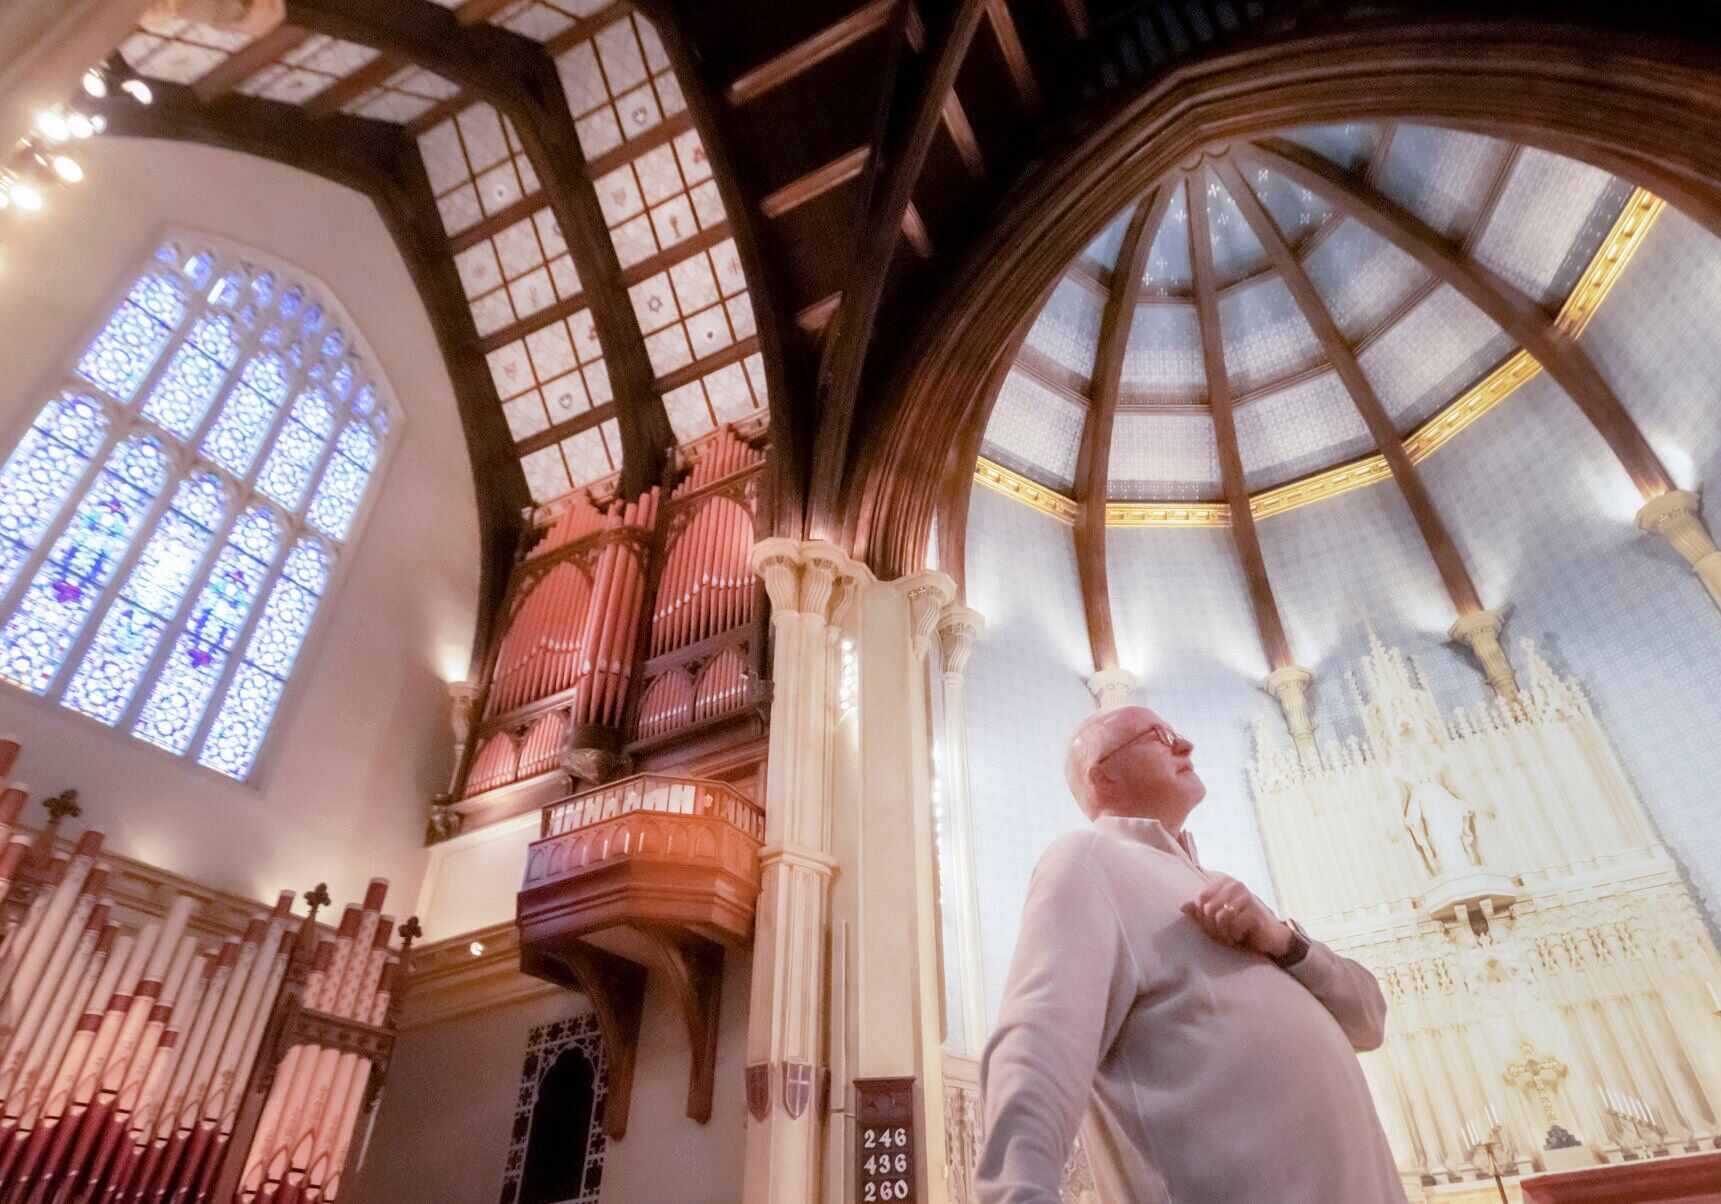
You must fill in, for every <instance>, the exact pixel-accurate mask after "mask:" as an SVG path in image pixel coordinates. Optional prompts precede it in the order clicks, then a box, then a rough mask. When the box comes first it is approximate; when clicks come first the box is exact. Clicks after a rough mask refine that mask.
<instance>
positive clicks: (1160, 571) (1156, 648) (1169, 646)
mask: <svg viewBox="0 0 1721 1204" xmlns="http://www.w3.org/2000/svg"><path fill="white" fill-rule="evenodd" d="M1106 560H1107V565H1106V572H1107V584H1108V586H1109V588H1110V592H1111V608H1112V625H1113V627H1114V629H1115V630H1116V633H1117V650H1118V660H1119V661H1120V662H1122V664H1123V667H1124V668H1125V669H1128V670H1129V671H1130V672H1131V673H1134V674H1135V675H1136V678H1137V683H1138V684H1137V687H1136V690H1135V693H1134V696H1133V697H1132V699H1131V701H1133V702H1139V703H1141V704H1142V705H1143V706H1149V707H1152V708H1153V709H1154V710H1156V711H1158V712H1159V714H1160V716H1161V717H1162V718H1163V719H1164V720H1165V721H1166V722H1167V723H1169V724H1170V725H1171V726H1172V727H1173V728H1175V729H1176V730H1177V731H1178V732H1179V733H1180V734H1181V735H1184V736H1186V737H1188V738H1189V740H1190V741H1191V742H1192V743H1193V744H1194V745H1195V752H1194V753H1193V754H1192V756H1193V759H1194V762H1195V768H1196V772H1198V773H1199V774H1200V775H1201V780H1202V782H1203V783H1205V784H1206V786H1207V797H1206V798H1204V799H1203V800H1202V802H1201V805H1200V806H1199V807H1197V808H1196V809H1195V812H1194V814H1192V815H1191V816H1190V817H1189V824H1188V827H1189V831H1190V833H1191V834H1192V835H1193V836H1194V837H1195V842H1196V847H1197V849H1198V851H1199V852H1200V855H1201V862H1202V864H1203V865H1205V866H1207V867H1208V868H1209V869H1213V870H1217V871H1219V872H1221V873H1226V874H1230V875H1232V876H1233V877H1236V878H1239V879H1241V880H1242V881H1244V882H1246V883H1247V884H1248V885H1249V887H1250V888H1251V889H1252V890H1254V891H1256V892H1257V893H1259V894H1261V895H1262V896H1263V897H1264V898H1266V899H1268V900H1271V899H1272V898H1273V884H1272V880H1271V876H1270V875H1269V873H1268V870H1267V855H1266V851H1265V849H1264V848H1263V846H1262V844H1261V829H1260V824H1259V822H1258V821H1257V820H1256V818H1255V806H1254V802H1253V800H1252V799H1251V798H1250V796H1249V779H1248V772H1247V766H1248V760H1249V756H1250V753H1251V752H1252V751H1253V748H1254V736H1253V724H1254V722H1255V721H1256V720H1258V719H1265V720H1267V721H1272V720H1273V719H1274V718H1275V717H1276V715H1277V709H1276V708H1275V707H1274V705H1273V703H1272V701H1271V700H1270V699H1269V698H1268V697H1267V695H1266V694H1265V692H1263V691H1262V689H1261V679H1262V678H1264V677H1265V676H1266V675H1267V660H1266V656H1265V654H1263V652H1262V651H1261V637H1260V635H1259V634H1258V633H1257V632H1256V629H1255V619H1254V615H1253V612H1252V611H1251V610H1250V607H1249V590H1248V585H1247V583H1246V582H1245V581H1244V579H1243V570H1242V568H1241V567H1240V566H1239V565H1238V562H1237V553H1236V549H1235V548H1234V546H1233V545H1232V541H1231V532H1230V531H1228V530H1223V529H1219V528H1191V529H1179V528H1164V527H1120V528H1113V529H1111V530H1110V531H1108V532H1107V533H1106Z"/></svg>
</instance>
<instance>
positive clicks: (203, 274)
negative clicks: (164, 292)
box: [185, 251, 215, 289]
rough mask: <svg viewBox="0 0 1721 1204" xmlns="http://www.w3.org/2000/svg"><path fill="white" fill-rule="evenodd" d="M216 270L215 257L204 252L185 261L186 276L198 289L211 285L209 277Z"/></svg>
mask: <svg viewBox="0 0 1721 1204" xmlns="http://www.w3.org/2000/svg"><path fill="white" fill-rule="evenodd" d="M214 270H215V256H213V255H211V254H210V253H209V252H208V251H203V252H201V253H199V254H198V255H196V256H193V257H192V258H190V259H188V260H186V261H185V276H186V279H188V280H190V281H191V283H192V284H193V285H195V286H196V287H197V288H200V289H201V288H202V287H203V286H204V285H206V284H208V283H209V277H210V276H211V275H212V274H213V272H214Z"/></svg>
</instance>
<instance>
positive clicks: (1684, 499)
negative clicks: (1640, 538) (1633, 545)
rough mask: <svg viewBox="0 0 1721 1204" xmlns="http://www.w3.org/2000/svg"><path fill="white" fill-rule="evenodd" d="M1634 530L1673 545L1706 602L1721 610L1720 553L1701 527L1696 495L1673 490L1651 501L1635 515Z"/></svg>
mask: <svg viewBox="0 0 1721 1204" xmlns="http://www.w3.org/2000/svg"><path fill="white" fill-rule="evenodd" d="M1637 529H1638V530H1639V531H1650V532H1653V533H1655V534H1656V535H1659V536H1661V537H1662V538H1663V539H1665V540H1667V542H1668V543H1670V544H1672V545H1673V548H1674V550H1675V551H1677V552H1678V553H1679V554H1680V555H1681V556H1683V557H1685V561H1686V563H1687V564H1689V565H1690V566H1691V568H1692V571H1693V572H1695V573H1696V574H1697V579H1698V580H1699V581H1701V582H1703V588H1704V589H1706V590H1708V591H1709V597H1710V599H1711V600H1712V601H1713V602H1714V603H1715V605H1717V606H1721V551H1717V550H1716V548H1715V540H1714V539H1712V538H1711V537H1710V535H1709V529H1708V528H1707V527H1705V526H1704V525H1703V512H1702V510H1701V509H1700V507H1699V502H1698V498H1697V495H1696V494H1695V493H1693V492H1692V491H1691V490H1689V489H1675V490H1673V491H1672V492H1671V493H1664V494H1662V495H1661V496H1660V497H1658V498H1651V499H1650V500H1649V501H1647V502H1645V503H1644V504H1643V508H1642V509H1640V510H1639V511H1638V512H1637Z"/></svg>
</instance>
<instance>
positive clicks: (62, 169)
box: [53, 155, 84, 184]
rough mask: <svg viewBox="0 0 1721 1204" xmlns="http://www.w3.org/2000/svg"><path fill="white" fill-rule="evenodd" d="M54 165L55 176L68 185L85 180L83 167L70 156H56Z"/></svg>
mask: <svg viewBox="0 0 1721 1204" xmlns="http://www.w3.org/2000/svg"><path fill="white" fill-rule="evenodd" d="M53 165H54V174H55V175H57V176H59V177H60V179H62V180H64V181H65V182H66V183H68V184H76V183H77V182H78V181H79V180H81V179H83V178H84V169H83V166H82V165H81V164H80V163H79V162H78V161H77V160H76V159H74V158H72V157H71V156H70V155H55V156H54V158H53Z"/></svg>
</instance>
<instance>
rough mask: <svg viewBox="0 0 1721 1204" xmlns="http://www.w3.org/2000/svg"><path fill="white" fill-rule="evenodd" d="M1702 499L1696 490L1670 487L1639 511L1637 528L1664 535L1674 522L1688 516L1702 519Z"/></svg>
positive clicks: (1651, 499) (1678, 521) (1683, 519)
mask: <svg viewBox="0 0 1721 1204" xmlns="http://www.w3.org/2000/svg"><path fill="white" fill-rule="evenodd" d="M1701 514H1702V499H1701V498H1699V497H1698V496H1697V494H1696V492H1695V491H1694V490H1690V489H1670V490H1668V491H1667V492H1666V493H1664V494H1662V495H1661V496H1659V497H1652V498H1650V499H1649V500H1648V501H1647V502H1645V503H1644V504H1643V505H1642V506H1640V507H1639V508H1638V511H1637V529H1638V530H1639V531H1646V532H1651V533H1653V534H1656V535H1664V534H1666V533H1667V531H1668V528H1669V527H1670V526H1672V525H1674V524H1678V523H1683V522H1684V521H1685V520H1686V519H1687V518H1693V519H1697V520H1698V521H1699V522H1701V521H1702V519H1701V518H1700V517H1699V516H1700V515H1701Z"/></svg>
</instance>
